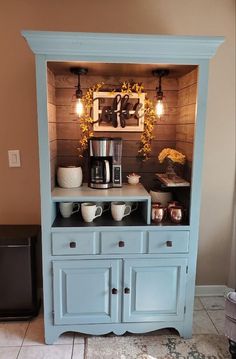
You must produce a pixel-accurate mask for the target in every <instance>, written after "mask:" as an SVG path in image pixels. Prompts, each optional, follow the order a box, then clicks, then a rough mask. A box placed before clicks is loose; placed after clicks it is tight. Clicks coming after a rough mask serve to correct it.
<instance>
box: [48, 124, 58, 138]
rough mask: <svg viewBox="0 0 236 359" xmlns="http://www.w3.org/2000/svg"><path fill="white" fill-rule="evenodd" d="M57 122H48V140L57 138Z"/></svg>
mask: <svg viewBox="0 0 236 359" xmlns="http://www.w3.org/2000/svg"><path fill="white" fill-rule="evenodd" d="M56 126H57V124H56V122H48V133H49V141H54V140H56V139H57V127H56Z"/></svg>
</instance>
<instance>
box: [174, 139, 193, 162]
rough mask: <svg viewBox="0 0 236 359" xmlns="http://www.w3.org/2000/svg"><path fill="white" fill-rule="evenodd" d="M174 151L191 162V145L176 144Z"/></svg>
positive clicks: (179, 142)
mask: <svg viewBox="0 0 236 359" xmlns="http://www.w3.org/2000/svg"><path fill="white" fill-rule="evenodd" d="M176 149H177V151H180V152H182V153H183V154H184V155H185V156H186V157H187V160H188V161H190V162H192V159H193V144H192V143H188V142H181V141H177V142H176Z"/></svg>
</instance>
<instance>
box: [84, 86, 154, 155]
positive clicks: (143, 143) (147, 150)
mask: <svg viewBox="0 0 236 359" xmlns="http://www.w3.org/2000/svg"><path fill="white" fill-rule="evenodd" d="M103 86H104V83H97V84H95V85H94V86H92V87H90V88H89V89H88V90H87V92H86V93H85V95H84V96H83V98H82V101H83V103H84V108H85V112H84V115H83V116H82V117H80V121H79V126H80V130H81V136H80V140H79V144H80V146H79V148H78V151H79V156H80V157H83V153H84V151H85V150H86V149H87V147H88V140H89V138H90V137H92V136H93V130H92V126H93V123H94V120H93V118H92V117H91V113H92V107H93V93H94V92H98V91H100V90H101V89H102V88H103ZM120 88H121V91H120V92H121V93H122V94H124V95H126V94H131V93H133V92H136V93H137V94H141V93H142V92H144V87H143V85H142V84H141V83H132V82H128V81H125V82H123V83H122V84H121V87H120ZM116 91H117V90H112V91H110V92H111V93H113V92H116ZM155 123H156V116H155V110H154V105H153V102H152V101H151V100H150V99H148V98H146V99H145V107H144V130H143V132H142V134H141V137H140V148H139V150H138V156H139V157H141V158H142V159H143V160H144V161H146V160H148V159H149V157H150V155H151V151H152V147H151V142H152V140H153V139H154V136H153V129H154V125H155Z"/></svg>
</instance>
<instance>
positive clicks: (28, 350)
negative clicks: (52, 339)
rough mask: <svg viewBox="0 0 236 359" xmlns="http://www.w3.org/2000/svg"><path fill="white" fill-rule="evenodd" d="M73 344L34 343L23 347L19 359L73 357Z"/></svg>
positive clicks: (63, 358)
mask: <svg viewBox="0 0 236 359" xmlns="http://www.w3.org/2000/svg"><path fill="white" fill-rule="evenodd" d="M71 355H72V345H44V346H42V345H34V346H26V347H22V348H21V350H20V354H19V356H18V358H17V359H71Z"/></svg>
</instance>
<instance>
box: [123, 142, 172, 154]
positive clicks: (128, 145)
mask: <svg viewBox="0 0 236 359" xmlns="http://www.w3.org/2000/svg"><path fill="white" fill-rule="evenodd" d="M166 147H170V148H175V141H155V140H153V141H152V152H151V156H153V157H157V156H158V154H159V153H160V152H161V151H162V150H163V148H166ZM139 148H140V142H139V141H123V148H122V157H136V156H138V150H139Z"/></svg>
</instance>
